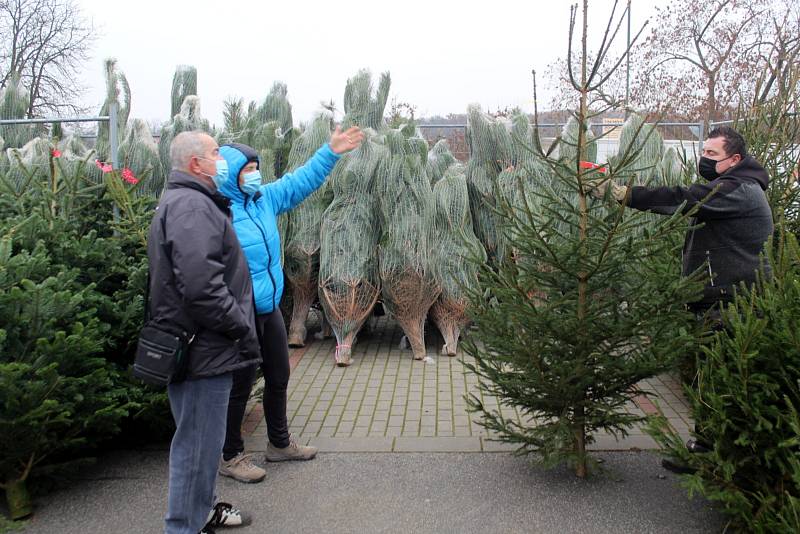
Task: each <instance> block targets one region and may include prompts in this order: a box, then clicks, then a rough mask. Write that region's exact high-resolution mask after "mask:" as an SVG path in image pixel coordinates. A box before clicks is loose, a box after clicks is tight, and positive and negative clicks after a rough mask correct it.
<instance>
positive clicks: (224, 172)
mask: <svg viewBox="0 0 800 534" xmlns="http://www.w3.org/2000/svg"><path fill="white" fill-rule="evenodd" d="M198 157H199V156H198ZM200 159H210V158H202V157H201V158H200ZM214 162H215V164H216V166H217V174H215V175H214V176H209V175H208V174H206V173H204V172H201V173H200V174H202V175H203V176H208V177H209V178H211V180H212V181H213V182H214V185H215V186H216V187H217V190H219V188H220V187H222V184H224V183H225V182H227V181H228V162H227V161H225V160H224V159H218V160H214Z"/></svg>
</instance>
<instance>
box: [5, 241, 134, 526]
mask: <svg viewBox="0 0 800 534" xmlns="http://www.w3.org/2000/svg"><path fill="white" fill-rule="evenodd" d="M17 241H18V240H17V239H14V238H8V237H6V238H4V239H3V242H2V246H1V247H0V248H1V249H2V252H0V340H2V341H1V343H2V345H1V346H0V406H2V414H3V415H2V418H0V450H2V451H3V454H2V455H1V456H0V487H3V488H4V489H7V488H8V487H9V485H11V484H12V483H14V482H17V481H23V482H24V481H25V480H27V479H28V477H29V476H30V474H31V472H32V471H33V469H35V468H37V467H39V466H40V465H42V464H45V463H51V464H52V463H54V462H55V463H61V462H65V461H67V460H69V459H71V458H72V457H74V456H75V455H76V454H81V453H83V454H85V453H86V452H87V451H89V450H91V449H92V448H94V447H95V446H96V445H97V444H98V443H101V442H102V441H103V440H105V439H108V437H109V436H111V435H113V434H114V433H116V432H117V431H118V430H119V421H120V420H121V419H122V418H123V417H124V416H126V415H127V414H128V409H129V408H130V407H131V404H130V403H129V402H128V400H127V394H126V391H125V388H124V387H123V386H122V385H121V384H120V383H119V382H120V380H119V379H118V371H117V370H116V369H115V368H114V367H113V366H112V365H110V364H109V363H108V362H107V361H106V360H104V359H103V358H102V357H101V354H102V351H103V349H104V347H105V346H106V340H107V337H108V336H107V333H108V331H109V329H110V326H109V325H108V324H106V323H103V322H102V321H100V319H99V318H98V312H99V310H98V308H97V304H98V302H99V300H100V299H98V297H97V295H96V294H95V287H94V285H93V284H91V283H90V284H84V283H82V281H81V280H80V276H81V274H82V273H81V271H80V269H78V268H72V269H66V268H64V266H63V265H56V264H54V263H53V260H52V258H51V256H50V253H49V251H48V250H47V247H46V246H45V244H44V243H43V242H41V241H40V242H38V243H37V244H36V245H35V246H34V247H33V248H32V250H25V249H24V248H21V246H20V245H21V243H18V242H17ZM13 513H14V510H12V514H13Z"/></svg>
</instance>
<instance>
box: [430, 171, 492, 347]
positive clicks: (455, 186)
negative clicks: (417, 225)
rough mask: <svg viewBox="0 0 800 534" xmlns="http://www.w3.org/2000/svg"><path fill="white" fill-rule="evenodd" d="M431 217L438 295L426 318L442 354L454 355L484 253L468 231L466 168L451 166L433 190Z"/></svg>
mask: <svg viewBox="0 0 800 534" xmlns="http://www.w3.org/2000/svg"><path fill="white" fill-rule="evenodd" d="M433 196H434V202H435V218H434V225H433V230H434V234H433V235H435V242H434V243H433V244H432V245H433V246H432V255H431V261H432V262H434V263H435V265H436V271H435V273H436V278H437V286H438V287H440V288H441V293H440V294H439V296H438V297H437V299H436V302H434V303H433V306H431V309H430V317H431V319H432V320H433V322H434V323H435V324H436V327H437V328H438V329H439V332H441V334H442V337H443V338H444V346H443V347H442V354H446V355H448V356H455V355H456V354H457V353H458V339H459V335H460V333H461V330H463V329H464V328H465V327H466V326H467V325H468V324H469V322H470V319H469V313H468V311H469V295H468V292H467V290H468V288H472V289H476V288H477V285H478V267H477V264H478V263H483V262H485V261H486V251H485V250H484V248H483V246H482V245H481V243H480V241H478V238H477V237H475V232H474V231H473V230H472V215H471V214H470V211H469V193H468V192H467V181H466V169H465V168H464V166H463V165H461V164H460V163H454V164H453V165H451V166H450V167H448V168H447V170H446V171H445V172H444V175H443V176H442V178H441V180H439V181H438V182H436V185H435V186H434V187H433Z"/></svg>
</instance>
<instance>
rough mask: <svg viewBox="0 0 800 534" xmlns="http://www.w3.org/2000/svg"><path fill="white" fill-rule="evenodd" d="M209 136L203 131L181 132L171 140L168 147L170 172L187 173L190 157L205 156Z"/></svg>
mask: <svg viewBox="0 0 800 534" xmlns="http://www.w3.org/2000/svg"><path fill="white" fill-rule="evenodd" d="M208 138H209V135H208V134H207V133H205V132H203V131H200V130H195V131H191V132H181V133H179V134H178V135H176V136H175V139H173V140H172V144H171V145H170V147H169V160H170V166H171V167H172V170H175V171H184V172H185V171H188V170H189V160H190V159H191V158H192V156H201V155H203V154H205V152H206V149H207V146H206V142H207V139H208Z"/></svg>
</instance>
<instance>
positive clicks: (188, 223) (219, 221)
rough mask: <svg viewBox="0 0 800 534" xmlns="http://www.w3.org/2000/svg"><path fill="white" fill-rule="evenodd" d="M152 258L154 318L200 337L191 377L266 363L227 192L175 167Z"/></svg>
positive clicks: (153, 226)
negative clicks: (216, 188) (232, 222)
mask: <svg viewBox="0 0 800 534" xmlns="http://www.w3.org/2000/svg"><path fill="white" fill-rule="evenodd" d="M147 256H148V259H149V261H150V320H151V322H153V323H156V324H159V325H162V326H165V327H166V328H168V329H170V328H171V329H178V330H183V331H186V332H189V333H194V334H195V337H194V341H193V342H192V343H191V345H190V346H189V365H188V370H187V374H186V378H187V379H188V380H191V379H196V378H203V377H208V376H215V375H220V374H223V373H226V372H229V371H233V370H235V369H239V368H242V367H247V366H249V365H255V364H257V363H258V362H259V361H260V351H259V347H258V339H257V337H256V330H255V310H254V303H253V284H252V282H251V280H250V270H249V269H248V267H247V260H246V259H245V257H244V253H243V252H242V249H241V247H240V246H239V241H238V239H237V238H236V232H234V230H233V226H232V225H231V222H230V211H229V209H228V200H227V199H226V198H225V197H223V196H222V195H220V194H218V193H217V192H216V190H215V189H213V188H211V187H210V186H208V185H206V184H204V183H201V182H199V181H198V180H197V179H195V178H194V177H192V176H191V175H189V174H186V173H183V172H180V171H173V172H172V174H171V175H170V178H169V182H168V184H167V190H166V192H165V193H164V195H163V196H162V197H161V200H160V201H159V203H158V207H157V208H156V213H155V215H154V216H153V220H152V222H151V223H150V233H149V236H148V239H147ZM237 340H238V341H237Z"/></svg>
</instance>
